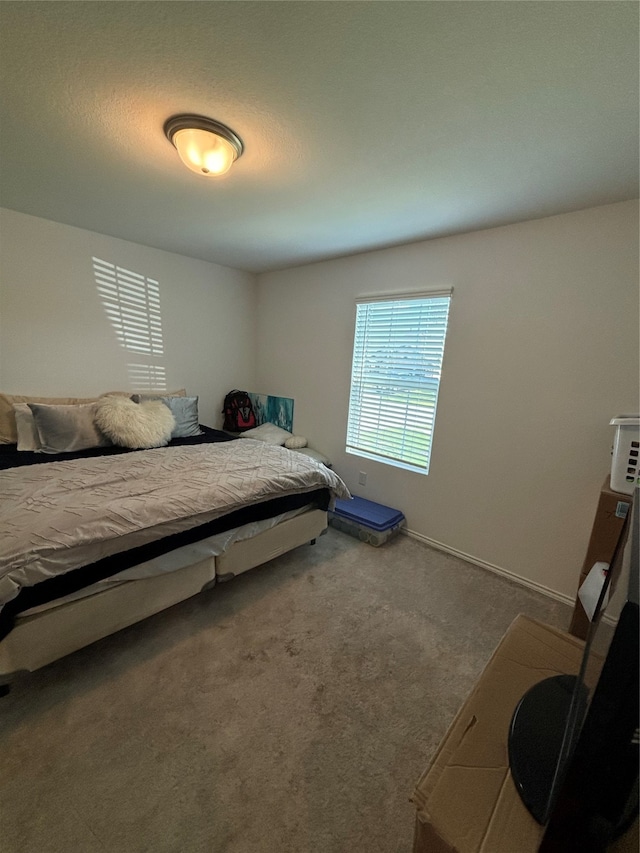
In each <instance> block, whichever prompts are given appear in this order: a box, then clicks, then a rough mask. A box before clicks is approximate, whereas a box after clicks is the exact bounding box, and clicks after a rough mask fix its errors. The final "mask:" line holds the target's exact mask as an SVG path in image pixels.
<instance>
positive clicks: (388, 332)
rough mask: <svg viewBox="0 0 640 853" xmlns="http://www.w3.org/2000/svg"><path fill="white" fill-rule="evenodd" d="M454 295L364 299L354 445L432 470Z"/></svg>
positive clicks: (354, 381)
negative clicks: (443, 365)
mask: <svg viewBox="0 0 640 853" xmlns="http://www.w3.org/2000/svg"><path fill="white" fill-rule="evenodd" d="M450 300H451V291H450V290H448V291H438V292H436V293H428V294H419V295H415V296H413V295H411V296H401V297H395V296H394V297H393V298H382V299H381V298H370V299H366V300H364V299H363V300H358V302H357V306H356V307H357V313H356V329H355V337H354V345H353V365H352V370H351V395H350V398H349V421H348V426H347V448H346V449H347V452H348V453H355V454H357V455H360V456H365V457H369V458H373V459H377V460H378V461H380V462H388V463H390V464H392V465H399V466H400V467H403V468H409V469H411V470H414V471H419V472H421V473H424V474H426V473H428V471H429V461H430V457H431V444H432V439H433V429H434V424H435V418H436V405H437V402H438V389H439V386H440V372H441V370H442V357H443V354H444V342H445V336H446V332H447V320H448V316H449V303H450Z"/></svg>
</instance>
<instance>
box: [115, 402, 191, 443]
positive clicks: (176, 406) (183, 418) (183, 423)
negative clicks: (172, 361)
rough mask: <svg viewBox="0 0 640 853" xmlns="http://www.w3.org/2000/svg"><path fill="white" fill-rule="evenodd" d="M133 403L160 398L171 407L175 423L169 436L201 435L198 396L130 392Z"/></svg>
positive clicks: (187, 436) (186, 436)
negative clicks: (164, 395)
mask: <svg viewBox="0 0 640 853" xmlns="http://www.w3.org/2000/svg"><path fill="white" fill-rule="evenodd" d="M131 399H132V400H133V401H134V403H140V402H141V401H142V400H162V402H163V403H164V404H165V406H168V407H169V409H171V413H172V415H173V417H174V418H175V419H176V425H175V427H174V429H173V432H172V433H171V438H189V437H190V436H192V435H202V430H201V429H200V423H199V421H198V398H197V397H160V396H157V397H154V396H152V395H150V394H132V395H131Z"/></svg>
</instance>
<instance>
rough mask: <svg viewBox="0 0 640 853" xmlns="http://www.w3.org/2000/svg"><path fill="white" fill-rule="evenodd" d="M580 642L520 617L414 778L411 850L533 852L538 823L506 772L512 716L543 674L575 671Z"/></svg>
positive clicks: (419, 852) (537, 840)
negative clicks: (424, 767)
mask: <svg viewBox="0 0 640 853" xmlns="http://www.w3.org/2000/svg"><path fill="white" fill-rule="evenodd" d="M583 649H584V644H583V643H582V642H581V641H580V640H578V639H577V638H576V637H573V636H571V635H570V634H566V633H564V632H563V631H558V630H557V629H555V628H551V627H549V626H547V625H543V624H541V623H539V622H536V621H534V620H533V619H529V618H528V617H526V616H518V617H517V619H515V620H514V622H513V623H512V625H511V627H510V628H509V630H508V631H507V633H506V634H505V636H504V637H503V639H502V641H501V642H500V645H499V646H498V648H497V649H496V651H495V652H494V654H493V656H492V658H491V660H490V661H489V663H488V664H487V666H486V668H485V670H484V672H483V674H482V675H481V677H480V679H479V680H478V682H477V683H476V685H475V687H474V689H473V691H472V692H471V694H470V695H469V698H468V699H467V701H466V702H465V703H464V705H463V706H462V708H461V709H460V711H459V712H458V714H457V716H456V718H455V720H454V721H453V723H452V724H451V726H450V728H449V731H448V732H447V734H446V736H445V738H444V740H443V741H442V743H441V744H440V747H439V749H438V751H437V752H436V755H435V757H434V758H433V761H432V763H431V766H430V767H429V768H428V770H427V771H426V772H425V773H424V774H423V776H422V778H421V779H420V781H419V782H418V784H417V786H416V789H415V792H414V795H413V797H412V800H413V802H414V803H415V805H416V810H417V813H416V825H415V835H414V847H413V850H414V853H515V851H517V853H529V851H531V853H534V851H537V850H538V847H539V845H540V842H541V840H542V835H543V832H544V827H542V826H540V825H539V824H538V823H536V821H535V820H534V818H533V817H532V816H531V815H530V813H529V812H528V810H527V808H526V807H525V806H524V804H523V803H522V801H521V799H520V796H519V794H518V792H517V790H516V788H515V785H514V783H513V781H512V778H511V774H510V772H509V759H508V747H507V739H508V732H509V725H510V722H511V717H512V715H513V712H514V710H515V707H516V705H517V704H518V702H519V701H520V699H521V697H522V696H523V695H524V693H525V692H526V691H527V690H528V689H529V688H530V687H532V686H533V685H534V684H536V683H537V682H538V681H542V680H543V679H544V678H547V677H549V676H553V675H560V674H564V673H574V674H575V673H577V672H578V669H579V666H580V661H581V659H582V653H583Z"/></svg>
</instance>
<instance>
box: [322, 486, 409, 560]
mask: <svg viewBox="0 0 640 853" xmlns="http://www.w3.org/2000/svg"><path fill="white" fill-rule="evenodd" d="M404 521H405V517H404V514H403V513H402V512H400V510H398V509H393V508H392V507H390V506H384V505H383V504H378V503H375V502H374V501H368V500H366V498H360V497H357V496H355V495H354V497H353V498H352V499H351V500H343V499H341V498H339V499H338V500H336V505H335V508H334V510H333V511H332V512H331V513H330V515H329V523H330V524H331V526H332V527H335V528H337V529H338V530H342V531H343V532H344V533H348V534H350V535H351V536H355V537H356V539H360V540H361V541H362V542H368V543H369V544H370V545H374V546H376V547H377V546H379V545H384V543H385V542H388V541H389V539H391V537H392V536H395V534H397V533H399V532H400V528H401V527H402V525H403V524H404Z"/></svg>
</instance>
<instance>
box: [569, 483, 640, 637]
mask: <svg viewBox="0 0 640 853" xmlns="http://www.w3.org/2000/svg"><path fill="white" fill-rule="evenodd" d="M631 502H632V497H631V495H624V494H621V493H620V492H614V491H613V490H612V489H611V485H610V478H609V477H607V479H606V480H605V482H604V485H603V487H602V490H601V492H600V499H599V501H598V508H597V509H596V514H595V518H594V520H593V527H592V529H591V537H590V539H589V545H588V546H587V554H586V556H585V558H584V563H583V564H582V571H581V572H580V580H579V581H578V589H579V588H580V587H581V586H582V582H583V581H584V579H585V578H586V576H587V575H588V574H589V572H590V571H591V567H592V566H593V564H594V563H598V562H603V563H610V562H611V558H612V557H613V552H614V549H615V547H616V543H617V541H618V538H619V536H620V532H621V531H622V525H623V524H624V520H625V518H626V516H627V513H628V511H629V509H630V507H631ZM588 630H589V620H588V618H587V614H586V613H585V612H584V608H583V607H582V604H581V602H580V600H579V598H578V597H577V591H576V603H575V607H574V609H573V616H572V618H571V624H570V626H569V631H570V633H571V634H574V635H575V636H576V637H580V638H581V639H583V640H584V639H585V638H586V636H587V631H588Z"/></svg>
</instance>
